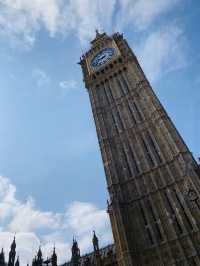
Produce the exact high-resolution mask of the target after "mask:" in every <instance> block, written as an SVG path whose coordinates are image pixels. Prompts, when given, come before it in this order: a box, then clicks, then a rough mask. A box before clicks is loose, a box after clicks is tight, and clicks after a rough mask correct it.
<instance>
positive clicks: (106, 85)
mask: <svg viewBox="0 0 200 266" xmlns="http://www.w3.org/2000/svg"><path fill="white" fill-rule="evenodd" d="M105 87H106V91H107V95H108V98H109V99H110V103H111V102H114V97H113V94H112V89H111V87H110V84H109V81H108V80H106V83H105Z"/></svg>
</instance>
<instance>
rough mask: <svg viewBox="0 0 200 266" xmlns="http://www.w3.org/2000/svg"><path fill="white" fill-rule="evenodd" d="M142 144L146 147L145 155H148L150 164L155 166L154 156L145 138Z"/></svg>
mask: <svg viewBox="0 0 200 266" xmlns="http://www.w3.org/2000/svg"><path fill="white" fill-rule="evenodd" d="M142 144H143V148H144V154H145V157H146V159H147V161H148V163H149V165H150V166H151V167H153V166H155V164H154V161H153V158H152V156H151V153H150V151H149V148H148V146H147V144H146V142H145V140H144V139H143V138H142Z"/></svg>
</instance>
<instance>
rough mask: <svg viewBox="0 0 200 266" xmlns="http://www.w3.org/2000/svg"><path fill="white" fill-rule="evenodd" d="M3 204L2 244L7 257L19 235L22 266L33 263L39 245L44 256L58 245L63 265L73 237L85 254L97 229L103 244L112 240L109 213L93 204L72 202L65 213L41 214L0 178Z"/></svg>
mask: <svg viewBox="0 0 200 266" xmlns="http://www.w3.org/2000/svg"><path fill="white" fill-rule="evenodd" d="M0 202H1V203H0V227H1V230H0V243H1V245H3V247H4V248H5V251H6V254H8V252H9V248H10V244H11V241H12V239H13V236H14V232H16V242H17V252H18V253H19V255H20V258H21V264H22V265H25V264H27V262H28V261H29V263H31V259H32V258H33V255H35V253H36V251H37V249H38V247H39V244H40V243H41V244H42V250H43V253H44V256H47V255H48V256H50V255H51V252H52V247H53V244H54V243H55V244H56V249H57V254H58V259H59V263H61V262H64V261H66V260H68V259H69V258H70V252H71V251H70V246H71V239H72V237H73V235H76V236H77V238H78V240H79V243H80V247H81V251H82V253H84V252H87V251H88V250H91V248H92V244H91V234H92V230H94V229H95V230H96V231H97V233H98V234H99V236H100V243H101V245H104V244H108V243H110V242H111V241H112V236H111V231H110V225H109V218H108V215H107V213H106V211H105V210H101V209H98V208H97V207H96V206H95V205H94V204H92V203H87V202H72V203H71V204H70V205H69V206H68V207H67V208H66V211H65V212H63V213H53V212H45V211H41V210H39V209H37V208H36V206H35V204H34V202H33V200H32V199H28V200H27V201H26V202H22V201H20V200H18V199H17V198H16V187H15V186H14V185H13V184H12V183H11V182H10V180H9V179H8V178H6V177H0ZM5 220H6V223H5ZM0 248H1V247H0Z"/></svg>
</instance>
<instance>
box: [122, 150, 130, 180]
mask: <svg viewBox="0 0 200 266" xmlns="http://www.w3.org/2000/svg"><path fill="white" fill-rule="evenodd" d="M121 152H122V167H123V171H125V172H126V173H127V175H128V177H131V176H132V174H131V169H130V165H129V162H128V158H127V155H126V152H125V151H124V149H123V148H122V151H121Z"/></svg>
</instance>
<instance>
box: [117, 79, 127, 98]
mask: <svg viewBox="0 0 200 266" xmlns="http://www.w3.org/2000/svg"><path fill="white" fill-rule="evenodd" d="M116 80H117V85H118V87H119V89H120V93H121V94H122V95H125V94H126V92H125V90H124V88H123V86H122V84H121V82H120V80H119V79H118V78H116Z"/></svg>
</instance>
